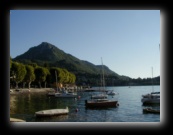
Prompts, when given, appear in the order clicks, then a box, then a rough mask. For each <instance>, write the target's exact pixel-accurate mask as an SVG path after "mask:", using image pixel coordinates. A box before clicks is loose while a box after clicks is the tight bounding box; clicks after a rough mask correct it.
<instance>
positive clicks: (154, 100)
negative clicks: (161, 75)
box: [141, 68, 160, 105]
mask: <svg viewBox="0 0 173 135" xmlns="http://www.w3.org/2000/svg"><path fill="white" fill-rule="evenodd" d="M141 102H142V103H143V105H145V104H160V92H154V89H153V68H152V92H151V93H148V94H145V95H142V99H141Z"/></svg>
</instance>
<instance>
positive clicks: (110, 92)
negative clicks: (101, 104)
mask: <svg viewBox="0 0 173 135" xmlns="http://www.w3.org/2000/svg"><path fill="white" fill-rule="evenodd" d="M116 94H118V93H115V92H113V91H108V92H107V95H111V96H113V95H116Z"/></svg>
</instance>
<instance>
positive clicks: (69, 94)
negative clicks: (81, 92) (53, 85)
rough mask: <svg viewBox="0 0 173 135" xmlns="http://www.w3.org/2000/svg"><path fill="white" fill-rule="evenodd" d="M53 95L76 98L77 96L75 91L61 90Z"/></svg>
mask: <svg viewBox="0 0 173 135" xmlns="http://www.w3.org/2000/svg"><path fill="white" fill-rule="evenodd" d="M55 97H57V98H63V97H66V98H76V97H77V93H75V92H68V91H62V92H56V93H55Z"/></svg>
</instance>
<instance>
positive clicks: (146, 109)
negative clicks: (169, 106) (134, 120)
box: [143, 107, 160, 114]
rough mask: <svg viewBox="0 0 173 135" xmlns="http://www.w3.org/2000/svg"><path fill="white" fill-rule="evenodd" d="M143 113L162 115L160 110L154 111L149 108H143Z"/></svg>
mask: <svg viewBox="0 0 173 135" xmlns="http://www.w3.org/2000/svg"><path fill="white" fill-rule="evenodd" d="M143 113H157V114H160V110H158V109H152V108H150V107H147V108H143Z"/></svg>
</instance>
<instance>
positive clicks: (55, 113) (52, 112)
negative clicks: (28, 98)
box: [35, 107, 69, 117]
mask: <svg viewBox="0 0 173 135" xmlns="http://www.w3.org/2000/svg"><path fill="white" fill-rule="evenodd" d="M68 113H69V109H68V107H66V108H65V109H49V110H41V111H38V112H35V115H36V116H37V117H43V116H58V115H63V114H68Z"/></svg>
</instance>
